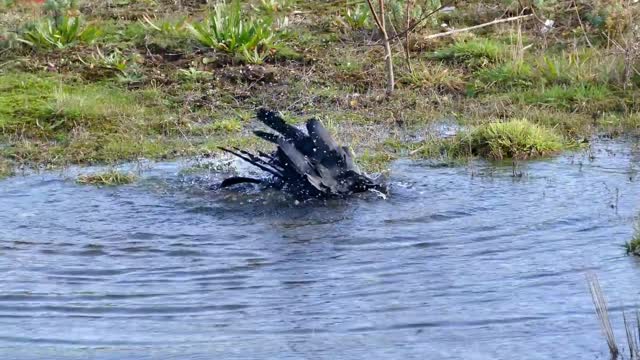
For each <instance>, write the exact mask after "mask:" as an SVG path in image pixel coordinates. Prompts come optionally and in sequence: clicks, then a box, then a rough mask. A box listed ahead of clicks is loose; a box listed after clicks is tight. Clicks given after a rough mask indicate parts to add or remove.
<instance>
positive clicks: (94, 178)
mask: <svg viewBox="0 0 640 360" xmlns="http://www.w3.org/2000/svg"><path fill="white" fill-rule="evenodd" d="M136 179H137V176H135V175H134V174H132V173H125V172H121V171H116V170H109V171H106V172H102V173H96V174H83V175H80V176H78V178H77V179H76V182H77V183H78V184H82V185H95V186H117V185H126V184H131V183H133V182H134V181H136Z"/></svg>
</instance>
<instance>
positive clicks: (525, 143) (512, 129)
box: [457, 120, 565, 160]
mask: <svg viewBox="0 0 640 360" xmlns="http://www.w3.org/2000/svg"><path fill="white" fill-rule="evenodd" d="M458 141H459V143H458V145H457V146H458V148H459V149H460V152H461V153H462V152H468V153H470V154H473V155H480V156H483V157H486V158H489V159H495V160H500V159H504V158H515V159H530V158H536V157H541V156H547V155H551V154H554V153H557V152H559V151H561V150H563V149H564V148H565V141H564V140H563V138H562V137H561V136H560V135H559V134H557V133H556V132H555V131H554V130H552V129H549V128H546V127H543V126H540V125H537V124H533V123H531V122H529V121H528V120H511V121H508V122H494V123H488V124H483V125H480V126H478V127H476V128H475V129H473V130H471V131H469V132H467V133H463V134H460V135H458Z"/></svg>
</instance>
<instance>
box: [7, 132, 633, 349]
mask: <svg viewBox="0 0 640 360" xmlns="http://www.w3.org/2000/svg"><path fill="white" fill-rule="evenodd" d="M593 155H595V158H594V159H589V156H588V155H585V154H578V155H572V156H565V157H561V158H558V159H555V160H550V161H538V162H532V163H529V164H528V165H527V167H526V169H524V170H525V176H524V177H522V178H513V177H512V176H511V174H512V169H511V167H508V166H507V167H491V166H489V165H474V166H472V167H458V168H434V167H429V166H426V165H425V164H422V163H419V162H410V161H399V162H397V163H396V164H395V165H394V167H393V169H392V181H393V189H392V195H391V197H390V198H389V199H387V200H380V199H378V198H377V197H376V196H373V195H372V196H365V197H361V198H356V199H353V200H349V201H345V200H336V201H331V202H328V203H326V204H317V203H312V204H299V205H296V204H294V203H293V202H292V201H291V200H290V199H288V198H287V197H285V196H283V195H282V194H279V193H268V194H260V193H257V192H255V191H252V192H248V193H238V192H230V191H228V192H222V193H220V192H212V191H210V190H208V189H207V187H208V185H209V183H210V182H212V181H214V180H215V179H214V178H209V179H208V178H203V177H202V176H195V175H178V169H179V167H178V166H177V165H176V164H159V165H158V166H157V167H155V168H154V169H153V170H151V171H149V172H147V173H146V174H147V175H145V176H146V177H145V178H144V179H143V180H142V181H140V182H139V183H137V184H135V185H131V186H124V187H119V188H102V189H98V188H94V187H86V186H79V185H76V184H75V183H73V182H72V181H69V180H65V179H64V178H61V177H58V176H56V175H51V174H44V175H32V176H26V177H15V178H11V179H8V180H5V181H2V182H0V199H2V200H1V201H2V211H1V212H0V240H1V241H0V284H2V291H1V292H0V325H1V326H0V353H1V354H4V356H3V357H2V358H3V359H20V360H21V359H54V358H55V359H213V358H224V359H245V358H264V359H275V358H278V359H280V358H290V359H301V358H314V359H316V358H318V359H320V358H322V359H335V358H341V359H361V358H362V357H363V354H367V355H368V356H370V357H372V358H382V359H407V358H415V359H425V358H452V359H512V358H514V357H516V358H520V359H549V358H558V359H560V358H574V359H595V358H598V357H600V358H602V357H603V356H606V352H607V349H606V344H605V342H604V339H603V338H602V337H601V335H600V330H599V328H598V323H597V320H596V317H595V315H594V314H593V310H592V307H593V305H592V304H591V300H590V297H589V295H588V290H587V287H586V282H585V279H584V274H585V272H586V271H588V270H594V271H596V272H597V273H598V275H599V277H600V280H601V282H602V286H603V288H604V291H605V293H606V294H607V296H608V297H609V299H610V303H611V305H612V307H613V308H614V311H613V314H612V315H613V317H614V319H613V321H614V323H615V324H621V320H620V319H619V313H620V311H619V310H620V309H625V308H632V307H634V306H635V305H636V304H637V303H638V300H639V299H640V297H639V296H638V287H637V278H638V275H639V274H640V268H639V264H638V262H637V261H636V260H635V259H633V258H629V257H624V256H623V249H622V248H621V244H622V243H623V242H624V241H625V240H627V239H628V238H629V237H630V236H631V233H632V231H633V228H632V224H633V220H634V216H635V215H636V214H637V212H638V211H639V210H640V207H639V204H638V199H639V195H640V184H638V182H637V181H636V177H637V168H638V165H639V162H638V160H639V159H640V155H639V154H638V152H636V151H634V150H633V147H631V146H629V145H628V144H617V143H605V144H602V145H600V146H598V148H597V149H596V151H595V152H594V154H593ZM212 176H213V175H212ZM615 310H618V311H615ZM618 334H619V335H620V336H622V334H623V333H622V329H621V328H619V329H618Z"/></svg>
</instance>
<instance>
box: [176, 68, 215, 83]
mask: <svg viewBox="0 0 640 360" xmlns="http://www.w3.org/2000/svg"><path fill="white" fill-rule="evenodd" d="M178 75H179V76H180V78H182V79H183V80H185V81H200V80H205V79H209V78H211V76H212V73H211V72H210V71H202V70H198V69H196V68H194V67H190V68H189V69H179V70H178Z"/></svg>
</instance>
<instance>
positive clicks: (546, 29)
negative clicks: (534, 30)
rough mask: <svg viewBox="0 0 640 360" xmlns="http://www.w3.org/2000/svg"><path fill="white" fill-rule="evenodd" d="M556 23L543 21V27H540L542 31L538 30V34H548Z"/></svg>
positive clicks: (548, 20) (549, 20)
mask: <svg viewBox="0 0 640 360" xmlns="http://www.w3.org/2000/svg"><path fill="white" fill-rule="evenodd" d="M555 23H556V22H555V21H553V20H551V19H547V20H545V21H544V25H543V26H542V29H540V32H542V33H543V34H546V33H548V32H549V31H551V30H553V25H554V24H555Z"/></svg>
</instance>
